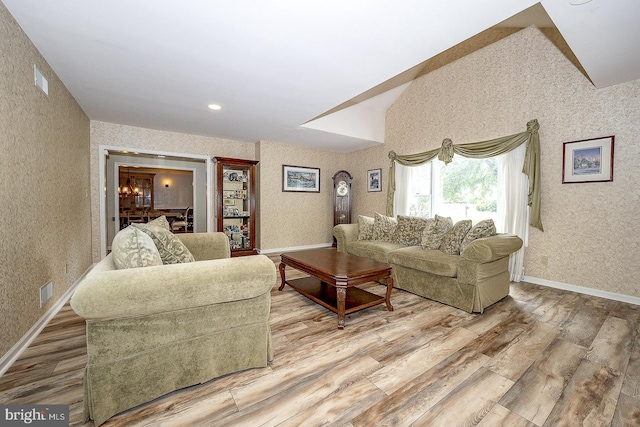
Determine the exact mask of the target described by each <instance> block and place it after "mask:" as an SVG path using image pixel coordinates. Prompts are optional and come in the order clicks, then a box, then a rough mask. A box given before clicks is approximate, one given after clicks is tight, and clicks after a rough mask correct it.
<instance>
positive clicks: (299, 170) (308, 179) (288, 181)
mask: <svg viewBox="0 0 640 427" xmlns="http://www.w3.org/2000/svg"><path fill="white" fill-rule="evenodd" d="M282 191H299V192H306V193H319V192H320V169H319V168H307V167H303V166H291V165H282Z"/></svg>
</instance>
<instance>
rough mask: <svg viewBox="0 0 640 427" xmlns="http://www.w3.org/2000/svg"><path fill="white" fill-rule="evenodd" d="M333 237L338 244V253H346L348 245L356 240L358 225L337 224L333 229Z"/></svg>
mask: <svg viewBox="0 0 640 427" xmlns="http://www.w3.org/2000/svg"><path fill="white" fill-rule="evenodd" d="M333 235H334V236H335V238H336V241H337V244H338V252H347V248H348V247H349V243H350V242H355V241H356V240H358V224H357V223H356V224H338V225H336V226H335V227H333Z"/></svg>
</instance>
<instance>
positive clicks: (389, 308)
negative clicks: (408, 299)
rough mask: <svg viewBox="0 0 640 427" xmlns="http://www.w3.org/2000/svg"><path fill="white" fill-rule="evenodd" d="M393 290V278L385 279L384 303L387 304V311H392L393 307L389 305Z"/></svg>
mask: <svg viewBox="0 0 640 427" xmlns="http://www.w3.org/2000/svg"><path fill="white" fill-rule="evenodd" d="M392 289H393V277H391V276H389V277H387V298H386V299H385V302H386V303H387V310H389V311H393V306H392V305H391V290H392Z"/></svg>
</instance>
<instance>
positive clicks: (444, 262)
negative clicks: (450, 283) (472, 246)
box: [388, 246, 460, 277]
mask: <svg viewBox="0 0 640 427" xmlns="http://www.w3.org/2000/svg"><path fill="white" fill-rule="evenodd" d="M388 259H389V261H388V262H389V264H391V265H392V266H393V265H394V264H396V265H401V266H403V267H407V268H413V269H414V270H418V271H425V272H427V273H431V274H435V275H437V276H445V277H456V276H457V275H458V262H459V261H460V256H459V255H449V254H445V253H444V252H442V251H440V250H437V249H426V250H425V249H422V248H421V247H420V246H409V247H405V248H402V249H398V250H395V251H393V252H391V253H390V254H389V257H388Z"/></svg>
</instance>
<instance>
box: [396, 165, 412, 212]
mask: <svg viewBox="0 0 640 427" xmlns="http://www.w3.org/2000/svg"><path fill="white" fill-rule="evenodd" d="M412 170H413V168H412V167H410V166H403V165H401V164H399V163H398V164H397V165H396V192H395V193H394V194H393V206H394V209H393V211H394V212H395V214H396V215H409V206H410V203H411V197H410V190H409V189H410V188H411V175H412V174H411V171H412Z"/></svg>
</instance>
